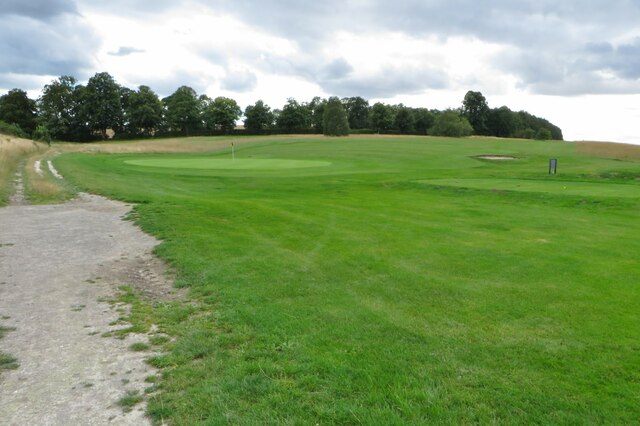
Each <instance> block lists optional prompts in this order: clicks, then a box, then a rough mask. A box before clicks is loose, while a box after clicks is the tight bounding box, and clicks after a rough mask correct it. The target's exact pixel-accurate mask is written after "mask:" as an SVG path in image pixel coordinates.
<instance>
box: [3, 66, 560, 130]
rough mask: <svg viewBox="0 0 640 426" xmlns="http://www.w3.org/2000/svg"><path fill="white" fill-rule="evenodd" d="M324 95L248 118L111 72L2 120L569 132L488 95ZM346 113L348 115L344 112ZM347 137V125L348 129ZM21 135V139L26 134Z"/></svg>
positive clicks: (15, 96)
mask: <svg viewBox="0 0 640 426" xmlns="http://www.w3.org/2000/svg"><path fill="white" fill-rule="evenodd" d="M336 99H337V98H331V103H332V111H331V112H329V113H327V108H328V106H329V103H330V101H329V100H327V99H324V98H321V97H319V96H316V97H314V98H313V99H312V100H311V101H310V102H300V101H298V100H296V99H294V98H289V99H288V100H287V102H286V104H285V105H284V106H283V107H282V109H274V110H272V109H271V108H270V107H269V106H268V105H266V104H265V103H264V102H263V101H262V100H259V101H257V102H256V103H255V104H254V105H248V106H247V107H246V108H245V110H244V112H243V111H242V110H241V108H240V106H239V105H238V104H237V103H236V101H235V100H234V99H231V98H227V97H223V96H218V97H216V98H214V99H212V98H210V97H209V96H207V95H206V94H202V95H198V94H197V93H196V91H195V90H194V89H192V88H191V87H188V86H182V87H180V88H178V89H177V90H176V91H175V92H174V93H173V94H171V95H170V96H167V97H165V98H164V99H162V101H160V99H159V98H158V95H156V94H155V93H154V92H153V90H151V88H150V87H148V86H144V85H143V86H140V87H139V88H138V89H137V90H132V89H129V88H126V87H122V86H120V85H119V84H118V83H117V82H116V81H115V80H114V79H113V77H112V76H111V75H109V74H108V73H104V72H103V73H97V74H95V75H94V76H93V77H92V78H90V79H89V81H88V82H87V85H86V86H83V85H79V84H76V80H75V78H73V77H71V76H62V77H60V78H58V79H57V80H54V81H52V82H51V83H50V84H47V85H46V86H45V87H44V89H43V91H42V95H41V97H40V98H39V99H38V102H37V103H35V102H34V101H32V100H31V99H29V98H28V96H27V94H26V92H24V91H22V90H20V89H14V90H12V91H10V92H9V93H7V94H5V95H3V96H1V97H0V121H3V122H7V123H8V124H6V125H3V126H4V127H3V128H5V129H8V127H7V126H10V125H11V123H15V124H16V125H17V126H19V127H15V129H22V130H25V131H26V132H27V133H28V134H29V135H31V134H32V133H33V132H34V129H35V128H36V124H37V125H38V126H39V127H38V132H37V133H38V135H39V137H41V138H45V139H46V138H47V137H48V135H50V136H51V137H53V138H54V139H57V140H72V141H88V140H94V139H96V137H100V138H104V137H106V136H107V131H108V130H109V129H111V130H114V131H115V133H116V137H123V138H126V137H134V136H158V135H176V134H178V133H181V134H183V135H186V136H190V135H203V134H220V133H231V132H242V130H236V122H237V121H238V120H239V119H240V118H241V116H242V115H244V125H245V129H246V131H248V132H256V133H261V132H279V131H281V132H286V133H291V132H302V133H324V132H326V131H329V134H334V133H335V132H337V130H335V129H334V127H333V126H334V124H335V121H332V122H331V123H327V121H326V120H328V119H331V120H335V119H334V118H333V117H334V115H335V116H337V115H339V116H340V117H342V114H343V113H344V116H345V117H346V119H347V128H348V129H349V130H348V131H357V132H358V133H371V132H377V133H400V134H417V135H425V134H431V135H468V134H470V133H469V126H470V128H471V133H475V134H481V135H490V136H499V137H511V138H526V139H539V140H546V139H556V140H562V130H561V129H560V128H559V127H557V126H555V125H554V124H552V123H550V122H549V121H547V120H545V119H543V118H539V117H536V116H534V115H532V114H529V113H528V112H526V111H517V112H516V111H512V110H511V109H509V108H508V107H506V106H503V107H500V108H489V105H488V103H487V100H486V98H485V97H484V95H482V93H480V92H475V91H469V92H467V93H466V95H465V97H464V99H463V101H462V108H461V109H460V110H455V111H454V110H447V111H444V112H442V111H438V110H435V109H431V110H430V109H427V108H412V107H408V106H405V105H402V104H399V105H389V104H385V103H382V102H376V103H375V104H374V105H373V106H369V101H367V100H366V99H363V98H362V97H359V96H355V97H346V98H342V99H341V100H340V104H341V108H340V109H339V108H337V104H335V100H336ZM338 111H342V112H338ZM341 120H342V119H340V123H341V124H340V126H342V127H341V129H342V130H340V133H344V123H342V122H341ZM22 130H19V131H18V132H19V133H20V132H22Z"/></svg>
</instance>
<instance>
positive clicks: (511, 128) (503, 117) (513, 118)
mask: <svg viewBox="0 0 640 426" xmlns="http://www.w3.org/2000/svg"><path fill="white" fill-rule="evenodd" d="M487 122H488V127H489V134H490V135H493V136H498V137H501V138H510V137H514V136H516V134H517V131H518V129H519V128H521V127H522V122H521V121H520V117H519V116H518V114H517V113H515V112H513V111H511V110H510V109H509V108H508V107H506V106H501V107H500V108H494V109H492V110H490V111H489V119H488V120H487Z"/></svg>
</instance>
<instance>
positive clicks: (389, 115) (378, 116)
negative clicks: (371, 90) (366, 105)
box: [369, 102, 394, 133]
mask: <svg viewBox="0 0 640 426" xmlns="http://www.w3.org/2000/svg"><path fill="white" fill-rule="evenodd" d="M393 118H394V117H393V110H392V109H391V107H389V106H388V105H385V104H383V103H381V102H377V103H375V104H374V105H373V106H372V107H371V111H370V113H369V122H370V123H371V128H372V129H373V130H375V131H376V132H378V133H380V132H381V131H385V130H389V129H390V128H391V125H392V124H393Z"/></svg>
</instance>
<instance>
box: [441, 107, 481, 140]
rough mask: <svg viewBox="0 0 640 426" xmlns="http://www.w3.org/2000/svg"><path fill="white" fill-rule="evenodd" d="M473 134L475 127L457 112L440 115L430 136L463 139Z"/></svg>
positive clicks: (446, 112) (445, 112)
mask: <svg viewBox="0 0 640 426" xmlns="http://www.w3.org/2000/svg"><path fill="white" fill-rule="evenodd" d="M472 132H473V127H471V124H469V121H468V120H467V119H466V117H463V116H461V115H460V114H458V113H457V112H456V111H451V110H449V111H444V112H443V113H440V114H438V116H437V117H436V119H435V121H434V123H433V127H432V128H431V131H430V134H432V135H434V136H450V137H456V138H459V137H462V136H469V135H471V133H472Z"/></svg>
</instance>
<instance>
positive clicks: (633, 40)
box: [0, 0, 640, 144]
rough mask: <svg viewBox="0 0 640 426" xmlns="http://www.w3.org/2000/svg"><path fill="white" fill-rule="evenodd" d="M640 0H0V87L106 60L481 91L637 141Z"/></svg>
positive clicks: (138, 75) (138, 66) (197, 76)
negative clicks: (312, 0) (319, 0)
mask: <svg viewBox="0 0 640 426" xmlns="http://www.w3.org/2000/svg"><path fill="white" fill-rule="evenodd" d="M639 23H640V1H639V0H589V1H588V2H586V1H577V0H564V1H558V0H553V1H550V0H520V1H518V0H459V1H446V0H396V1H384V0H325V1H322V2H307V1H301V0H300V1H297V0H277V1H276V0H262V1H257V0H255V1H254V0H172V1H169V0H154V1H148V0H110V1H102V0H0V93H5V92H6V91H8V90H9V89H12V88H14V87H18V88H22V89H24V90H27V91H28V92H29V94H30V95H31V96H32V97H37V96H38V95H39V92H40V90H41V89H42V87H43V86H44V84H46V83H48V82H50V81H51V80H52V79H54V78H56V77H58V76H60V75H73V76H75V77H76V78H77V79H78V80H79V81H81V82H83V83H84V82H86V80H87V79H88V78H89V77H91V76H92V75H93V74H95V73H96V72H101V71H107V72H109V73H110V74H111V75H113V76H114V77H115V78H116V80H117V81H118V82H119V83H120V84H122V85H125V86H128V87H131V88H135V87H137V86H139V85H141V84H146V85H149V86H151V88H152V89H154V90H155V91H156V92H157V93H158V94H159V95H161V96H166V95H169V94H171V93H172V92H173V91H174V90H175V89H176V88H178V87H179V86H181V85H188V86H191V87H193V88H194V89H195V90H196V91H197V92H198V93H206V94H208V95H209V96H211V97H215V96H229V97H232V98H234V99H236V100H237V101H238V103H239V104H240V105H241V106H242V107H243V108H244V106H246V105H248V104H250V103H254V102H255V101H256V100H258V99H264V100H265V101H266V102H267V103H268V104H269V105H271V106H272V107H278V108H279V107H281V106H282V105H283V104H284V102H285V100H286V98H288V97H295V98H296V99H298V100H300V101H305V100H310V99H311V98H312V97H314V96H331V95H336V96H340V97H343V96H362V97H364V98H366V99H369V100H370V101H371V103H373V102H375V101H378V100H380V101H383V102H386V103H400V102H402V103H404V104H406V105H409V106H416V107H417V106H423V107H428V108H439V109H442V108H447V107H458V106H459V105H460V103H461V101H462V98H463V97H464V94H465V93H466V92H467V90H479V91H481V92H482V93H483V94H484V95H485V96H486V98H487V100H488V102H489V105H490V106H492V107H499V106H502V105H507V106H509V107H510V108H512V109H515V110H520V109H524V110H527V111H529V112H531V113H533V114H535V115H538V116H541V117H545V118H547V119H549V120H550V121H552V122H553V123H555V124H557V125H558V126H560V127H561V128H562V129H563V131H564V134H565V138H566V139H568V140H615V141H622V142H632V143H639V144H640V25H639Z"/></svg>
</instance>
